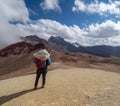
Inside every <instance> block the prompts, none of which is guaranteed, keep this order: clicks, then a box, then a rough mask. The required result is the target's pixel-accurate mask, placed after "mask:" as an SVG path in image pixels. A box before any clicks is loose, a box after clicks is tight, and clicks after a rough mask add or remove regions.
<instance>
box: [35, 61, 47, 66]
mask: <svg viewBox="0 0 120 106" xmlns="http://www.w3.org/2000/svg"><path fill="white" fill-rule="evenodd" d="M35 64H36V67H37V68H44V67H45V66H46V61H42V60H39V59H36V60H35Z"/></svg>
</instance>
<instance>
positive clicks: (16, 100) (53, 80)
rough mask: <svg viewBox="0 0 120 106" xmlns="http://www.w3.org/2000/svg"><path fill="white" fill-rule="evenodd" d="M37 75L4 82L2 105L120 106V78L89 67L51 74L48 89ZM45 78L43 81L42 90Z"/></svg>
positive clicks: (0, 84) (0, 95) (0, 91)
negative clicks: (37, 84) (36, 79)
mask: <svg viewBox="0 0 120 106" xmlns="http://www.w3.org/2000/svg"><path fill="white" fill-rule="evenodd" d="M34 79H35V74H33V75H27V76H22V77H16V78H11V79H7V80H1V81H0V106H120V75H119V74H118V73H112V72H107V71H101V70H95V69H87V68H74V67H73V68H72V67H71V68H64V69H54V71H49V72H48V75H47V83H46V87H45V88H44V89H38V90H33V85H34ZM40 85H41V79H40V81H39V87H40Z"/></svg>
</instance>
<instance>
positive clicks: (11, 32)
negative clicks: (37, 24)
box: [0, 0, 29, 43]
mask: <svg viewBox="0 0 120 106" xmlns="http://www.w3.org/2000/svg"><path fill="white" fill-rule="evenodd" d="M28 20H29V14H28V10H27V8H26V6H25V3H24V0H0V43H1V42H5V43H13V42H16V41H18V39H19V37H18V34H20V32H19V29H16V30H15V29H14V28H13V27H12V24H10V22H13V21H19V22H20V21H21V22H26V21H28Z"/></svg>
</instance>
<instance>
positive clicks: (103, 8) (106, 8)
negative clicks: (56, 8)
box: [72, 0, 120, 17]
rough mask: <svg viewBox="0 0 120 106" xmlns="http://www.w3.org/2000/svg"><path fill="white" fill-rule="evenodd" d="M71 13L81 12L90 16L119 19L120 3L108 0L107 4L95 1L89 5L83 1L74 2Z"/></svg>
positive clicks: (115, 0)
mask: <svg viewBox="0 0 120 106" xmlns="http://www.w3.org/2000/svg"><path fill="white" fill-rule="evenodd" d="M72 11H73V12H75V11H77V12H78V11H81V12H87V13H90V14H93V13H98V14H100V15H105V16H107V15H115V16H116V17H120V1H118V0H114V1H112V0H109V1H108V3H104V2H99V1H98V0H95V1H94V2H91V3H90V4H88V3H85V2H84V1H83V0H75V1H74V6H73V8H72Z"/></svg>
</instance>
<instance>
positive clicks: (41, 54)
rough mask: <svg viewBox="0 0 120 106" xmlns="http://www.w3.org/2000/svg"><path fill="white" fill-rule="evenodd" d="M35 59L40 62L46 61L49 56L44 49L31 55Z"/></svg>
mask: <svg viewBox="0 0 120 106" xmlns="http://www.w3.org/2000/svg"><path fill="white" fill-rule="evenodd" d="M33 55H34V57H35V58H37V59H40V60H43V61H44V60H47V59H48V58H49V57H50V54H49V53H48V51H47V50H46V49H42V50H40V51H38V52H36V53H34V54H33Z"/></svg>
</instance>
